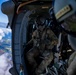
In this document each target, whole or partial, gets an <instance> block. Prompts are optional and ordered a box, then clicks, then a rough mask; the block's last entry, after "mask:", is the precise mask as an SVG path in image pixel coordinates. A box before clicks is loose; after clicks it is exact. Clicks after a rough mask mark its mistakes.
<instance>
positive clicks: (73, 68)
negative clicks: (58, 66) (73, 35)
mask: <svg viewBox="0 0 76 75" xmlns="http://www.w3.org/2000/svg"><path fill="white" fill-rule="evenodd" d="M67 73H68V75H76V51H75V52H74V53H73V54H72V55H71V56H70V58H69V61H68V69H67Z"/></svg>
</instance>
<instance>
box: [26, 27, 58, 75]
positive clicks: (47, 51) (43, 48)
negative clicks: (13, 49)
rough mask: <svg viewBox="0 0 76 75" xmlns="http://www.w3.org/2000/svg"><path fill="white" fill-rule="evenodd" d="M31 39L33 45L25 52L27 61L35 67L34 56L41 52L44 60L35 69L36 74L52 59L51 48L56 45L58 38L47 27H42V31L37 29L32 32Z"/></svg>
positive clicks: (38, 74)
mask: <svg viewBox="0 0 76 75" xmlns="http://www.w3.org/2000/svg"><path fill="white" fill-rule="evenodd" d="M32 41H33V44H34V45H33V48H32V49H31V50H30V51H29V52H28V53H27V58H28V61H29V63H30V64H34V67H36V66H37V63H36V61H35V59H34V57H36V56H38V55H39V54H42V56H43V59H44V60H43V61H42V62H41V63H40V65H39V66H38V68H37V69H36V75H40V73H42V72H43V71H44V70H45V68H46V67H47V66H48V65H49V64H50V63H51V61H52V60H53V53H52V48H53V47H54V45H57V43H58V39H57V37H56V35H55V34H54V33H53V32H52V31H51V30H50V28H49V27H44V28H43V30H42V31H40V30H38V29H37V30H35V31H34V32H33V35H32Z"/></svg>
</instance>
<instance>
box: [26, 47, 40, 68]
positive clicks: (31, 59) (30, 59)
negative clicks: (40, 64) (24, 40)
mask: <svg viewBox="0 0 76 75" xmlns="http://www.w3.org/2000/svg"><path fill="white" fill-rule="evenodd" d="M38 54H39V50H38V48H36V47H34V48H32V49H31V50H30V51H28V53H27V55H26V56H27V59H28V62H29V64H30V65H33V67H36V66H37V63H36V61H35V59H34V57H36V56H37V55H38Z"/></svg>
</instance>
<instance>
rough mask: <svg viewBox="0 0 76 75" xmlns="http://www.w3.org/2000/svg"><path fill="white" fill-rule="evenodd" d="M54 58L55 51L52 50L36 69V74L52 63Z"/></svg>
mask: <svg viewBox="0 0 76 75" xmlns="http://www.w3.org/2000/svg"><path fill="white" fill-rule="evenodd" d="M52 60H53V53H52V52H51V53H50V54H49V55H48V56H47V57H45V58H44V60H43V61H42V62H41V64H40V65H39V66H38V68H37V69H36V75H40V74H41V73H42V72H43V71H44V70H45V69H46V68H47V66H48V65H49V64H50V63H51V61H52Z"/></svg>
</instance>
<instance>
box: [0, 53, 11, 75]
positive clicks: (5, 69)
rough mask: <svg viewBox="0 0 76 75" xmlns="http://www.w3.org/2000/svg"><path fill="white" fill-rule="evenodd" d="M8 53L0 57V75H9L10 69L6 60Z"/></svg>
mask: <svg viewBox="0 0 76 75" xmlns="http://www.w3.org/2000/svg"><path fill="white" fill-rule="evenodd" d="M8 56H9V53H4V54H2V55H1V56H0V64H1V65H0V75H11V74H10V73H9V69H10V68H11V67H12V65H11V63H9V61H10V60H9V59H8Z"/></svg>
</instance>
